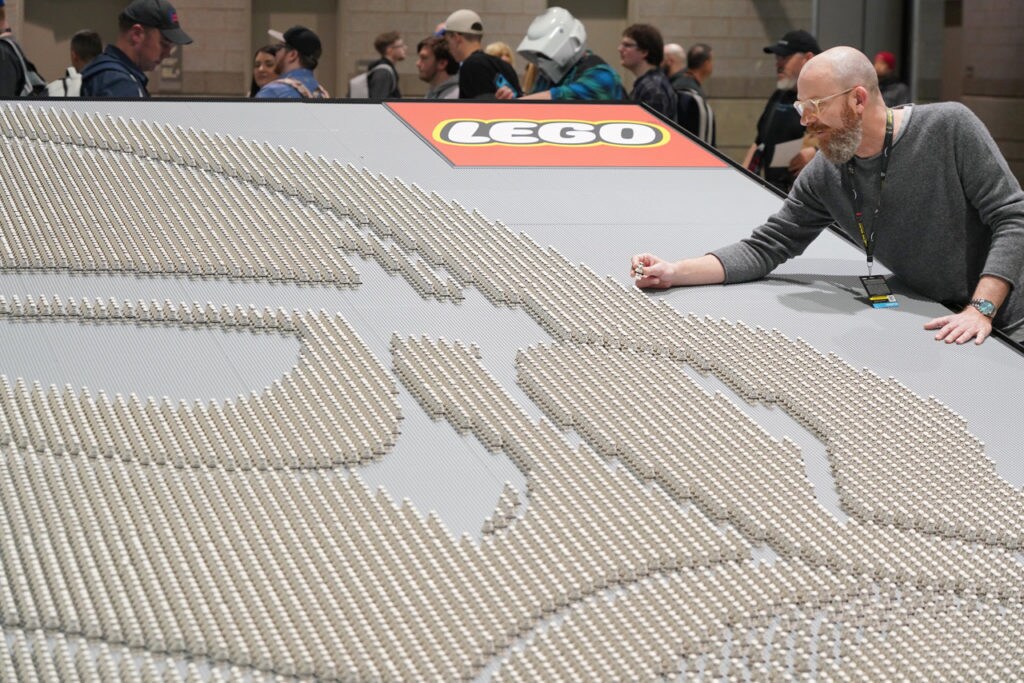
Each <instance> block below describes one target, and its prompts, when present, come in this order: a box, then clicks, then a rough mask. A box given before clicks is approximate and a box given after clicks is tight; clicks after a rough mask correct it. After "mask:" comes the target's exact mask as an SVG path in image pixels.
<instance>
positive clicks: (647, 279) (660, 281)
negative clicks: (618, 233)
mask: <svg viewBox="0 0 1024 683" xmlns="http://www.w3.org/2000/svg"><path fill="white" fill-rule="evenodd" d="M675 268H676V264H675V263H669V262H668V261H663V260H661V259H660V258H658V257H657V256H655V255H654V254H637V255H636V256H634V257H633V258H632V260H631V262H630V266H629V274H630V276H631V277H633V278H634V279H635V280H636V286H637V287H639V288H640V289H668V288H669V287H672V286H673V285H674V284H675V283H674V282H673V280H672V277H673V275H674V272H675Z"/></svg>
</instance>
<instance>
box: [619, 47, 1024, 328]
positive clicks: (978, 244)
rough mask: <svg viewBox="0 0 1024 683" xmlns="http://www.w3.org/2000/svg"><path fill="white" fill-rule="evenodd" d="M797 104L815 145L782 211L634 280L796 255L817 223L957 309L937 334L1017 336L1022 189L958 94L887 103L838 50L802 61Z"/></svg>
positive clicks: (661, 284) (750, 265) (750, 269)
mask: <svg viewBox="0 0 1024 683" xmlns="http://www.w3.org/2000/svg"><path fill="white" fill-rule="evenodd" d="M795 106H796V108H797V110H798V111H799V112H800V115H801V122H802V123H803V124H804V125H805V126H807V129H808V132H810V133H814V134H816V135H817V136H818V141H819V144H820V151H821V154H818V155H816V156H815V157H814V159H812V160H811V162H810V163H809V164H808V165H807V167H806V168H805V169H804V171H803V172H802V173H801V174H800V175H799V176H798V177H797V180H796V183H795V185H794V186H793V189H792V191H791V192H790V194H789V196H788V197H787V198H786V200H785V202H784V203H783V205H782V208H781V209H780V210H779V211H778V212H777V213H776V214H774V215H773V216H771V217H769V218H768V220H767V221H766V222H765V223H764V224H763V225H761V226H760V227H758V228H757V229H755V230H754V232H753V234H752V235H751V236H750V237H749V238H747V239H744V240H742V241H740V242H738V243H736V244H732V245H730V246H727V247H724V248H722V249H718V250H716V251H713V252H712V253H710V254H706V255H704V256H701V257H698V258H692V259H684V260H682V261H677V262H669V261H663V260H662V259H660V258H658V257H657V256H654V255H652V254H638V255H636V256H634V257H633V258H632V263H631V274H632V275H633V276H634V277H636V278H637V282H636V284H637V286H638V287H642V288H648V287H650V288H666V287H672V286H677V285H698V284H714V283H724V282H730V283H731V282H744V281H749V280H755V279H758V278H761V277H764V276H765V275H767V274H768V273H770V272H771V271H772V270H774V269H775V268H776V267H777V266H778V265H779V264H781V263H783V262H784V261H786V260H788V259H790V258H792V257H794V256H797V255H799V254H801V253H803V251H804V250H805V249H806V248H807V246H808V245H809V244H810V243H811V241H812V240H814V238H815V237H817V236H818V235H819V234H820V233H821V231H822V230H824V229H825V227H827V226H829V225H830V224H832V223H833V222H835V223H836V224H837V226H838V228H839V230H840V231H841V232H843V233H844V234H845V235H846V236H847V237H849V238H850V239H852V240H853V241H854V242H855V243H857V244H860V245H862V246H863V248H864V250H865V254H866V257H867V261H868V269H870V265H871V263H872V262H873V259H874V257H876V256H877V257H878V259H879V260H880V261H882V262H884V263H885V265H886V266H887V267H888V268H889V269H890V270H891V271H892V272H893V273H894V274H895V275H897V276H898V277H899V278H900V279H901V280H902V281H903V282H905V283H906V284H907V285H909V286H910V287H911V288H912V289H914V290H916V291H917V292H919V293H920V294H923V295H924V296H927V297H928V298H930V299H932V300H934V301H937V302H940V303H943V304H945V305H947V306H948V307H950V308H951V309H952V310H955V311H957V312H956V313H951V314H949V315H944V316H940V317H938V318H935V319H933V320H930V321H929V322H927V323H925V325H924V327H925V329H929V330H938V332H937V333H936V335H935V338H936V339H937V340H940V341H945V342H946V343H957V344H963V343H966V342H968V341H970V340H971V339H973V340H975V343H977V344H980V343H982V342H983V341H984V340H985V339H986V338H987V337H988V336H989V334H990V333H991V331H992V327H993V325H994V326H995V327H996V328H999V329H1001V330H1002V332H1004V333H1005V334H1006V335H1007V336H1008V337H1010V338H1011V339H1012V340H1014V341H1016V342H1018V343H1022V342H1024V294H1021V285H1022V284H1024V283H1022V279H1024V192H1021V187H1020V183H1018V182H1017V180H1016V178H1014V176H1013V174H1012V173H1011V172H1010V169H1009V166H1008V165H1007V163H1006V160H1005V159H1004V158H1003V156H1002V154H1001V153H1000V152H999V149H998V148H997V147H996V144H995V142H994V141H993V140H992V136H991V135H990V134H989V132H988V130H986V128H985V126H984V124H982V123H981V121H980V120H978V118H977V117H976V116H975V115H974V114H972V113H971V112H970V110H968V109H967V108H966V107H964V106H963V105H961V104H958V103H956V102H945V103H938V104H925V105H907V106H905V107H901V108H897V109H889V108H888V107H886V105H885V102H884V101H883V100H882V96H881V94H880V92H879V89H878V77H877V75H876V73H875V69H874V67H873V66H872V64H871V62H870V60H868V58H867V57H866V56H864V54H862V53H861V52H859V51H857V50H855V49H853V48H851V47H836V48H832V49H831V50H827V51H825V52H823V53H821V54H820V55H818V56H816V57H814V58H813V59H811V60H810V61H808V63H807V65H806V66H805V67H804V68H803V70H802V71H801V73H800V78H799V83H798V98H797V101H796V102H795Z"/></svg>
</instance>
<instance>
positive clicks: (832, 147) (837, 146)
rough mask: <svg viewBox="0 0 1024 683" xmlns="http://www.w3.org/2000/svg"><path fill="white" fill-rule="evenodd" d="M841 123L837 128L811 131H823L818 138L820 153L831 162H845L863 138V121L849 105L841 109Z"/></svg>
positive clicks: (851, 156) (855, 151)
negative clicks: (822, 134)
mask: <svg viewBox="0 0 1024 683" xmlns="http://www.w3.org/2000/svg"><path fill="white" fill-rule="evenodd" d="M841 120H842V122H843V125H842V126H840V127H838V128H826V129H824V130H822V131H820V132H819V131H815V130H813V129H812V131H811V132H813V133H819V135H820V134H821V133H824V134H825V135H824V136H822V137H821V138H820V140H819V143H820V150H821V153H822V154H824V155H825V158H826V159H828V160H829V161H831V162H832V163H833V164H845V163H846V162H847V161H849V160H850V159H852V158H853V155H854V154H856V153H857V148H858V147H860V143H861V140H862V139H863V138H864V125H863V122H862V121H861V120H860V119H859V118H857V115H856V114H854V112H853V109H852V108H851V107H849V106H848V107H846V108H845V109H843V113H842V116H841Z"/></svg>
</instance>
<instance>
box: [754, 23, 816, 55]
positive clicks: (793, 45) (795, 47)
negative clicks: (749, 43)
mask: <svg viewBox="0 0 1024 683" xmlns="http://www.w3.org/2000/svg"><path fill="white" fill-rule="evenodd" d="M764 51H765V52H766V53H772V52H774V53H775V54H777V55H779V56H780V57H788V56H790V55H795V54H796V53H797V52H813V53H814V54H816V55H817V54H821V46H820V45H818V41H817V39H815V37H814V36H812V35H811V34H810V33H808V32H807V31H803V30H799V29H798V30H796V31H790V32H789V33H787V34H786V35H784V36H782V38H780V39H779V40H778V41H776V42H775V44H774V45H769V46H768V47H766V48H765V49H764Z"/></svg>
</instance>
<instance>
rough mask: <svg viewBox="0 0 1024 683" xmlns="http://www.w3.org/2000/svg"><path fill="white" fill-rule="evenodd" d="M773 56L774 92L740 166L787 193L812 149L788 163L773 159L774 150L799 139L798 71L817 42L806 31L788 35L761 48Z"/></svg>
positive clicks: (816, 48) (817, 50)
mask: <svg viewBox="0 0 1024 683" xmlns="http://www.w3.org/2000/svg"><path fill="white" fill-rule="evenodd" d="M764 51H765V53H766V54H774V55H775V73H776V82H775V92H774V93H772V96H771V97H770V98H768V103H767V104H766V105H765V108H764V111H763V112H762V113H761V118H760V119H758V121H757V137H756V138H755V140H754V144H753V145H751V146H750V149H749V150H747V155H746V157H745V158H744V159H743V166H744V167H745V168H747V169H748V170H750V171H751V172H753V173H756V174H757V175H760V176H763V177H764V178H765V180H767V181H768V182H769V183H771V184H772V185H774V186H775V187H777V188H779V189H780V190H782V191H783V192H789V188H790V187H792V186H793V180H794V179H795V178H796V176H797V174H798V173H800V170H801V169H803V167H804V166H806V165H807V162H808V161H810V160H811V158H813V157H814V148H813V147H810V146H808V145H803V146H802V147H801V149H800V151H799V152H798V153H797V154H796V155H795V156H793V155H789V156H790V158H789V159H775V158H774V157H775V147H776V145H779V144H781V143H784V142H791V141H793V140H800V139H803V136H804V128H803V126H802V125H800V115H799V114H798V113H797V112H796V109H794V108H793V102H795V101H796V85H797V78H798V77H799V76H800V71H801V70H802V69H803V68H804V64H806V63H807V62H808V60H810V58H811V57H813V56H814V55H816V54H818V53H820V52H821V47H820V46H819V45H818V41H817V40H816V39H815V37H814V36H812V35H811V34H810V33H808V32H807V31H803V30H796V31H790V32H789V33H787V34H786V35H784V36H782V38H780V39H779V40H778V41H777V42H776V43H775V44H774V45H769V46H768V47H766V48H764Z"/></svg>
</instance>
